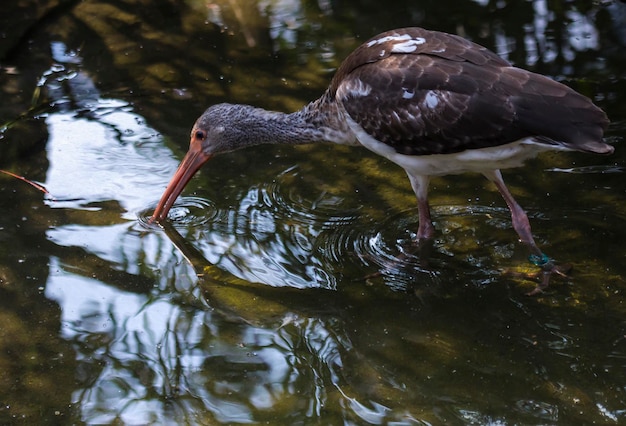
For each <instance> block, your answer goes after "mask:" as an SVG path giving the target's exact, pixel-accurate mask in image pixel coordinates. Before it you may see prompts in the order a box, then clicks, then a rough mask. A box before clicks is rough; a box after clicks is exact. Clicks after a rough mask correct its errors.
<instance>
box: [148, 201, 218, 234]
mask: <svg viewBox="0 0 626 426" xmlns="http://www.w3.org/2000/svg"><path fill="white" fill-rule="evenodd" d="M155 208H156V204H154V205H151V206H150V207H148V208H146V209H144V210H142V211H140V212H138V214H137V218H138V220H139V223H141V225H143V226H145V227H146V228H150V227H152V226H154V225H153V224H151V223H150V218H151V217H152V213H153V212H154V209H155ZM218 214H219V210H217V208H216V207H215V205H214V204H213V203H212V202H211V201H209V200H207V199H205V198H201V197H191V196H190V197H185V196H183V197H178V199H177V200H176V202H175V203H174V205H173V206H172V208H171V209H170V211H169V214H168V220H169V221H171V222H172V223H173V225H174V226H176V227H179V226H184V227H197V226H202V225H205V224H207V223H210V222H212V221H214V220H215V218H216V217H217V216H218Z"/></svg>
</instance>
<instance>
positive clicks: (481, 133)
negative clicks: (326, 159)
mask: <svg viewBox="0 0 626 426" xmlns="http://www.w3.org/2000/svg"><path fill="white" fill-rule="evenodd" d="M329 91H330V94H331V95H334V96H335V98H336V99H337V101H339V102H340V103H341V104H342V105H343V106H344V108H345V109H346V111H347V112H348V114H349V115H350V117H351V118H352V119H353V120H354V121H356V122H357V123H358V124H359V125H361V127H363V129H364V130H365V131H366V132H367V133H369V134H370V135H372V136H373V137H375V138H376V139H378V140H380V141H381V142H384V143H386V144H388V145H390V146H393V147H394V148H395V149H396V151H397V152H400V153H404V154H408V155H427V154H442V153H453V152H459V151H463V150H466V149H471V148H481V147H488V146H497V145H503V144H506V143H510V142H513V141H516V140H518V139H521V138H524V137H529V136H532V137H536V138H537V139H540V140H542V141H544V142H546V143H553V144H560V145H566V146H568V147H570V148H572V149H579V150H583V151H591V152H602V153H606V152H610V151H611V150H612V149H611V147H610V146H608V145H606V144H603V143H602V142H601V137H602V134H603V131H604V128H605V127H606V125H607V123H608V120H607V119H606V116H605V114H604V113H603V112H602V111H601V110H600V109H599V108H597V107H595V106H594V105H593V104H592V103H591V101H590V100H589V99H587V98H585V97H584V96H582V95H580V94H578V93H576V92H574V91H573V90H571V89H569V88H568V87H566V86H564V85H562V84H560V83H557V82H555V81H553V80H551V79H549V78H546V77H543V76H541V75H538V74H534V73H531V72H529V71H524V70H521V69H518V68H514V67H511V66H510V65H509V64H508V62H506V61H504V60H503V59H501V58H499V57H498V56H497V55H495V54H494V53H492V52H490V51H488V50H487V49H486V48H484V47H482V46H478V45H476V44H474V43H471V42H469V41H467V40H464V39H462V38H460V37H457V36H452V35H449V34H445V33H439V32H431V31H426V30H423V29H420V28H408V29H402V30H394V31H392V32H388V33H383V34H381V35H379V36H377V37H374V38H373V39H371V40H370V41H368V42H365V43H364V44H363V45H362V46H361V47H359V48H358V49H357V50H355V52H354V53H353V54H352V55H350V56H349V57H348V58H347V59H346V61H345V62H344V64H343V65H342V66H341V67H340V69H339V70H338V72H337V75H336V76H335V78H334V79H333V82H332V84H331V86H330V89H329Z"/></svg>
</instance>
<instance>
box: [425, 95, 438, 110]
mask: <svg viewBox="0 0 626 426" xmlns="http://www.w3.org/2000/svg"><path fill="white" fill-rule="evenodd" d="M439 101H440V98H439V94H438V93H437V92H434V91H432V90H429V91H428V93H426V96H425V97H424V104H425V105H426V106H427V107H428V108H430V109H434V108H436V107H437V105H439Z"/></svg>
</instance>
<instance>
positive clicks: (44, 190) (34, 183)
mask: <svg viewBox="0 0 626 426" xmlns="http://www.w3.org/2000/svg"><path fill="white" fill-rule="evenodd" d="M0 173H4V174H5V175H9V176H11V177H14V178H16V179H19V180H21V181H22V182H26V183H27V184H29V185H30V186H32V187H34V188H36V189H38V190H40V191H41V192H43V193H44V194H48V195H50V193H49V192H48V190H47V189H46V188H44V187H43V186H42V185H39V184H38V183H36V182H33V181H32V180H29V179H26V178H25V177H24V176H19V175H16V174H15V173H12V172H9V171H6V170H2V169H0Z"/></svg>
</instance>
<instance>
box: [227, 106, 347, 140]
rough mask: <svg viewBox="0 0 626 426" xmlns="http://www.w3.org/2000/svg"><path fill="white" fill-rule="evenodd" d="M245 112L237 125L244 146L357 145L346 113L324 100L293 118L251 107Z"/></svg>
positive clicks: (296, 113)
mask: <svg viewBox="0 0 626 426" xmlns="http://www.w3.org/2000/svg"><path fill="white" fill-rule="evenodd" d="M243 108H245V109H246V111H245V112H244V113H243V114H242V117H241V119H240V120H239V121H238V123H237V127H238V128H239V129H240V131H241V132H242V134H243V135H245V139H246V141H245V143H243V144H242V145H247V146H251V145H259V144H265V143H269V144H285V145H300V144H309V143H314V142H332V143H338V144H353V143H355V141H356V138H355V136H354V134H353V133H352V131H351V130H350V128H349V127H348V125H347V123H346V122H345V118H344V115H343V114H344V113H343V111H341V110H340V109H339V108H338V106H337V104H336V103H335V102H333V101H329V100H328V99H327V97H325V96H324V97H322V98H320V99H318V100H316V101H314V102H311V103H310V104H308V105H306V106H304V107H303V108H302V109H301V110H299V111H296V112H293V113H291V114H285V113H282V112H276V111H267V110H264V109H261V108H254V107H249V106H246V107H243ZM240 147H242V146H240Z"/></svg>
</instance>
